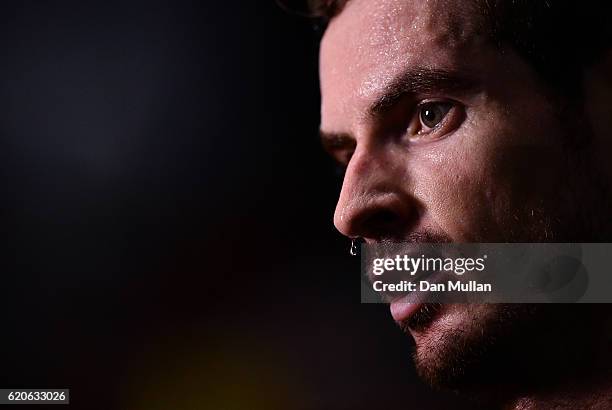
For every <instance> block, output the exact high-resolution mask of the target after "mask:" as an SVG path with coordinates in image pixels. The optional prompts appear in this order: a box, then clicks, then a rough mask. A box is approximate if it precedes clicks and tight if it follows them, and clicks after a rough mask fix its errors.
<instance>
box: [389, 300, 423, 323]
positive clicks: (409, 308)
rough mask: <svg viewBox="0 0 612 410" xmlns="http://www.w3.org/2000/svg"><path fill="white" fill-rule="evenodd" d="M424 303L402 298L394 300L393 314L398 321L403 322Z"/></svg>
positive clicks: (392, 304)
mask: <svg viewBox="0 0 612 410" xmlns="http://www.w3.org/2000/svg"><path fill="white" fill-rule="evenodd" d="M422 305H423V304H422V303H410V302H405V301H403V300H402V299H399V300H397V301H393V302H392V303H391V305H390V309H391V316H393V320H395V321H396V322H403V321H405V320H408V319H410V317H411V316H412V315H414V314H415V313H416V311H417V310H419V308H420V307H421V306H422Z"/></svg>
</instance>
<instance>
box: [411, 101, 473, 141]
mask: <svg viewBox="0 0 612 410" xmlns="http://www.w3.org/2000/svg"><path fill="white" fill-rule="evenodd" d="M436 104H438V105H437V106H436ZM430 105H431V106H432V107H438V108H439V107H440V106H448V107H447V108H448V109H447V110H446V112H445V113H444V115H443V116H442V118H441V119H440V121H439V122H438V123H437V124H436V125H435V126H433V127H427V125H424V124H423V121H422V114H423V109H424V108H426V107H427V106H430ZM463 114H464V112H463V107H462V106H461V104H459V103H458V102H456V101H453V100H423V101H421V102H419V103H418V104H417V105H416V107H415V109H414V111H413V114H412V115H411V117H410V123H409V124H408V127H407V129H406V134H407V136H408V138H409V139H410V140H418V139H421V138H423V137H425V136H430V137H431V138H430V139H438V138H442V137H444V136H445V135H447V134H449V133H450V132H451V131H454V129H456V128H457V127H458V126H459V124H460V120H462V115H463ZM424 127H427V129H425V130H424V129H423V128H424ZM452 127H455V128H452Z"/></svg>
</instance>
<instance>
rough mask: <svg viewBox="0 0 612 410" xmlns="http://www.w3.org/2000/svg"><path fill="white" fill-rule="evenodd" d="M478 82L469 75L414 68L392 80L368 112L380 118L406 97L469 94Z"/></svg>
mask: <svg viewBox="0 0 612 410" xmlns="http://www.w3.org/2000/svg"><path fill="white" fill-rule="evenodd" d="M477 85H478V84H477V81H476V80H475V79H474V77H473V76H471V75H469V74H468V73H461V72H458V71H450V70H443V69H432V68H412V69H409V70H407V71H404V72H403V73H402V74H400V75H399V76H398V77H396V78H395V79H394V80H392V81H391V82H390V83H389V84H388V85H387V86H386V87H385V88H384V90H383V92H382V93H381V95H380V96H379V97H377V98H376V100H375V101H374V102H373V103H372V104H371V105H370V107H369V108H368V110H367V113H368V115H369V116H379V115H380V114H383V113H385V112H386V111H388V110H389V109H390V108H391V107H393V106H395V105H396V104H397V103H398V101H399V100H400V99H402V98H403V97H404V96H406V95H409V94H412V95H418V94H431V93H459V92H461V93H467V92H469V91H472V90H474V89H476V87H477Z"/></svg>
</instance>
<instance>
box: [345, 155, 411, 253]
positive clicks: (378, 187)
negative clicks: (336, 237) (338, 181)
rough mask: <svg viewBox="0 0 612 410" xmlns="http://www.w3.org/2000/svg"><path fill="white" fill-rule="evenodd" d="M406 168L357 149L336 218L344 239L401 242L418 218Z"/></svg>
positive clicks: (348, 172)
mask: <svg viewBox="0 0 612 410" xmlns="http://www.w3.org/2000/svg"><path fill="white" fill-rule="evenodd" d="M410 186H411V182H410V180H409V177H408V175H407V172H406V167H405V166H402V163H401V162H399V161H393V159H392V158H391V156H390V155H386V154H385V153H384V152H382V151H373V150H371V149H361V150H360V149H359V148H358V149H357V150H356V151H355V153H354V154H353V157H352V158H351V161H350V162H349V165H348V167H347V170H346V174H345V176H344V181H343V183H342V190H341V192H340V198H339V199H338V204H337V205H336V211H335V214H334V225H335V226H336V228H337V229H338V231H340V232H341V233H342V234H343V235H345V236H348V237H350V238H355V237H361V238H364V239H365V240H371V241H379V240H382V239H388V240H401V239H402V238H403V237H405V236H406V235H407V234H408V233H409V232H410V231H411V230H413V229H414V227H415V225H416V224H417V222H418V218H419V213H420V212H419V206H418V201H417V200H416V198H415V197H414V195H412V194H411V189H410Z"/></svg>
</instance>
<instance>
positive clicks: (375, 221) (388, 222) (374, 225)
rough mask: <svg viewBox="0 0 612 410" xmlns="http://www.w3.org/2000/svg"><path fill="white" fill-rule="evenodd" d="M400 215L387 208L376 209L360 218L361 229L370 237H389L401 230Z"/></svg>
mask: <svg viewBox="0 0 612 410" xmlns="http://www.w3.org/2000/svg"><path fill="white" fill-rule="evenodd" d="M400 219H401V218H400V216H399V215H398V214H397V213H395V212H393V211H392V210H389V209H378V210H376V211H375V212H372V213H371V214H370V215H367V216H365V218H363V220H362V222H361V223H362V224H363V229H364V230H365V231H367V232H368V235H367V236H370V237H376V238H378V237H391V236H395V235H396V234H397V233H398V231H400V230H402V229H403V228H402V226H401V225H402V224H401V221H400Z"/></svg>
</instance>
